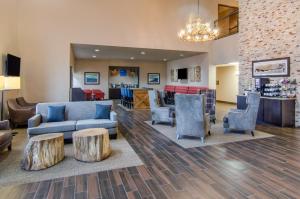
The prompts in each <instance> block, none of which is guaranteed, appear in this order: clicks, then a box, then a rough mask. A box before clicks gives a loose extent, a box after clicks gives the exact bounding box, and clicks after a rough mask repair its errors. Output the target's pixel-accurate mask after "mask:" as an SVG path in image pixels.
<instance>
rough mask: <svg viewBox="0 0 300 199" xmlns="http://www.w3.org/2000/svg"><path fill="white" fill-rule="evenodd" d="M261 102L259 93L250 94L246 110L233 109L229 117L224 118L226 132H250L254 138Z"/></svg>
mask: <svg viewBox="0 0 300 199" xmlns="http://www.w3.org/2000/svg"><path fill="white" fill-rule="evenodd" d="M259 102H260V94H259V93H256V92H250V93H248V95H247V108H246V110H239V109H231V110H230V111H229V112H228V114H227V116H225V117H224V120H223V121H224V128H225V132H227V131H233V130H236V131H250V132H251V134H252V136H254V130H255V126H256V119H257V113H258V109H259Z"/></svg>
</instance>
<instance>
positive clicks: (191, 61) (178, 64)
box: [167, 53, 209, 86]
mask: <svg viewBox="0 0 300 199" xmlns="http://www.w3.org/2000/svg"><path fill="white" fill-rule="evenodd" d="M195 66H201V81H200V82H191V81H190V79H188V80H178V82H171V70H172V69H179V68H192V67H195ZM208 67H209V57H208V53H203V54H201V55H197V56H193V57H188V58H184V59H179V60H175V61H170V62H168V69H167V77H168V81H167V82H168V84H169V85H178V86H180V85H182V86H188V85H190V86H208Z"/></svg>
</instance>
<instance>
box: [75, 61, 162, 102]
mask: <svg viewBox="0 0 300 199" xmlns="http://www.w3.org/2000/svg"><path fill="white" fill-rule="evenodd" d="M109 66H139V67H140V87H149V88H155V89H163V87H164V86H165V84H166V79H167V75H166V70H167V66H166V63H164V62H149V61H130V60H82V59H81V60H76V64H75V70H74V87H81V88H87V89H101V90H103V91H104V92H105V96H106V98H107V97H108V88H109V85H108V72H109V71H108V68H109ZM84 72H100V85H93V86H92V85H84ZM148 73H160V85H148V84H147V74H148Z"/></svg>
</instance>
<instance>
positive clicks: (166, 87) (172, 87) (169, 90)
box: [164, 85, 176, 92]
mask: <svg viewBox="0 0 300 199" xmlns="http://www.w3.org/2000/svg"><path fill="white" fill-rule="evenodd" d="M175 87H176V86H170V85H166V86H165V89H164V90H165V91H166V92H175Z"/></svg>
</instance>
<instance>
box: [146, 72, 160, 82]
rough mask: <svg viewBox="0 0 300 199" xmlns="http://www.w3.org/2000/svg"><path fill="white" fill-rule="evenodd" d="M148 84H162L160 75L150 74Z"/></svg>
mask: <svg viewBox="0 0 300 199" xmlns="http://www.w3.org/2000/svg"><path fill="white" fill-rule="evenodd" d="M148 84H160V73H148Z"/></svg>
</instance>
